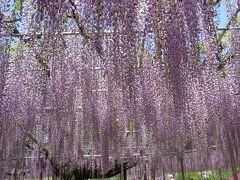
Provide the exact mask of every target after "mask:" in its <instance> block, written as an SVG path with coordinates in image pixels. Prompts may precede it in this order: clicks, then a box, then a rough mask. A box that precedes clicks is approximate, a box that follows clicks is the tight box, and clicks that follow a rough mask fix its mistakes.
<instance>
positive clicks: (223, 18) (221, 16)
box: [217, 0, 228, 27]
mask: <svg viewBox="0 0 240 180" xmlns="http://www.w3.org/2000/svg"><path fill="white" fill-rule="evenodd" d="M227 14H228V13H227V8H226V0H224V1H221V3H220V7H219V8H218V17H217V22H218V27H224V26H225V25H226V23H227V21H228V15H227Z"/></svg>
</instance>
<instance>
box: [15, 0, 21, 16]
mask: <svg viewBox="0 0 240 180" xmlns="http://www.w3.org/2000/svg"><path fill="white" fill-rule="evenodd" d="M21 5H22V0H15V1H14V6H13V11H14V12H15V13H18V12H19V11H20V9H21Z"/></svg>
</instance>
